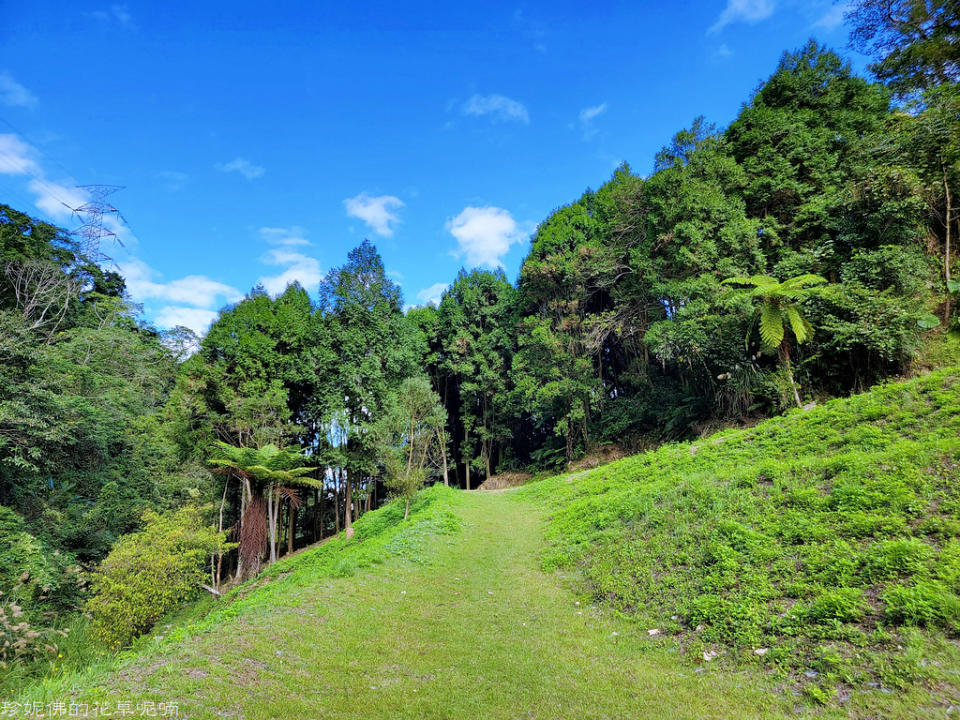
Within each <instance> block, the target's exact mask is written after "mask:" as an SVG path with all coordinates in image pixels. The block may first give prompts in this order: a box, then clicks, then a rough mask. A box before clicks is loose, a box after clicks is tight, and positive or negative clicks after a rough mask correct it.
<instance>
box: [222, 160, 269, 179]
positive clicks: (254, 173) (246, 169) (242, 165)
mask: <svg viewBox="0 0 960 720" xmlns="http://www.w3.org/2000/svg"><path fill="white" fill-rule="evenodd" d="M214 167H215V168H217V170H219V171H221V172H227V173H229V172H235V173H240V174H241V175H243V176H244V177H245V178H246V179H247V180H256V179H257V178H258V177H262V176H263V174H264V173H265V172H266V171H267V169H266V168H264V167H261V166H260V165H254V164H253V163H252V162H250V161H249V160H246V159H245V158H242V157H237V158H234V159H233V160H231V161H230V162H228V163H217V164H216V165H214Z"/></svg>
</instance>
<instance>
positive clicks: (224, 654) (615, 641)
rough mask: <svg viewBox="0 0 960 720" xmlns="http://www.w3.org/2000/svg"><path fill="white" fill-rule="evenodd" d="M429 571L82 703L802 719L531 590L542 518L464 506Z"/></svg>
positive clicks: (305, 596) (309, 594)
mask: <svg viewBox="0 0 960 720" xmlns="http://www.w3.org/2000/svg"><path fill="white" fill-rule="evenodd" d="M455 511H456V512H457V513H458V514H459V515H460V516H461V517H462V518H463V520H464V521H465V527H464V529H463V532H462V533H460V534H458V535H454V536H437V537H434V538H432V539H431V540H430V541H429V542H430V546H429V557H430V561H429V562H428V563H427V564H421V565H417V564H412V563H404V562H402V561H400V560H391V561H389V562H387V563H385V564H383V565H381V566H378V567H376V568H374V569H371V570H364V571H361V572H359V573H357V574H356V575H354V576H352V577H348V578H338V579H325V580H322V581H320V583H321V584H319V585H317V584H313V585H308V584H305V583H304V584H300V585H297V584H292V585H291V587H292V588H294V590H291V591H289V592H286V593H285V594H284V596H283V597H284V600H285V601H286V602H287V604H286V605H285V606H276V605H271V606H267V605H264V606H263V607H261V608H259V609H258V610H257V611H256V612H253V613H247V614H245V615H244V616H243V617H242V618H233V619H230V620H228V621H227V622H224V623H222V624H218V625H217V626H215V628H214V629H212V630H209V631H206V632H204V633H202V634H199V635H197V636H194V637H191V638H188V639H187V640H185V641H184V642H182V643H180V644H179V645H177V646H175V647H169V648H164V649H161V650H159V651H155V652H154V653H153V654H147V655H145V656H143V657H142V658H141V659H140V661H139V662H138V663H137V664H128V665H127V666H126V667H125V668H124V669H122V670H121V671H120V672H119V673H116V674H114V675H112V676H110V677H109V678H107V680H106V681H105V682H104V683H103V684H102V685H101V687H100V688H99V689H98V690H92V689H90V688H87V689H86V690H85V691H84V692H83V693H82V694H83V695H84V696H89V697H90V699H96V700H108V701H110V702H116V701H130V702H133V703H136V702H139V701H143V700H153V701H177V702H179V704H180V716H181V717H184V716H187V717H191V718H216V717H235V718H250V719H253V718H305V719H312V718H363V719H364V720H368V719H373V718H390V719H391V720H395V719H396V718H484V719H489V720H492V719H495V718H505V719H506V718H510V719H512V720H516V719H521V718H538V719H541V720H552V719H554V718H631V719H634V718H730V717H737V718H753V717H757V718H759V717H763V718H770V717H780V716H790V717H796V715H795V713H796V711H797V710H800V711H801V712H802V713H804V714H806V713H807V712H809V711H811V710H812V709H811V708H810V707H809V706H807V705H805V704H804V703H802V702H800V701H799V700H798V699H797V698H793V697H792V696H789V695H784V694H783V693H782V692H780V693H777V692H771V688H770V687H769V685H767V682H768V681H767V680H766V679H765V678H763V677H762V676H759V675H758V674H755V673H749V672H733V671H731V670H730V669H729V668H727V669H722V670H721V669H720V668H718V667H714V666H712V665H711V666H706V667H704V668H703V669H702V670H701V671H699V672H697V671H696V670H695V668H694V667H693V666H691V665H690V664H689V663H686V662H683V661H682V660H680V659H679V658H678V657H677V653H676V652H671V650H670V648H669V644H668V643H665V642H660V641H658V640H656V639H653V640H651V638H650V637H649V636H648V635H647V632H646V629H645V628H638V627H636V626H635V625H631V624H629V623H628V621H626V620H618V619H616V618H613V617H610V616H609V615H608V614H605V613H600V612H598V611H595V610H593V609H591V607H590V606H589V605H588V604H587V603H584V604H583V605H578V604H577V602H576V598H575V597H574V595H573V594H572V592H571V590H570V584H569V583H568V582H567V581H566V579H565V578H564V577H563V576H562V575H559V574H550V575H547V574H544V573H542V572H541V571H540V569H539V566H538V560H537V554H538V551H539V550H540V549H541V547H542V543H543V540H542V528H541V525H542V523H543V521H544V518H543V517H542V516H541V515H540V514H539V513H538V512H537V511H536V510H535V509H534V508H532V507H531V506H530V505H529V504H527V503H525V502H523V501H521V500H519V499H518V498H517V497H516V496H515V494H513V493H512V492H507V493H464V494H462V495H460V496H459V498H458V500H457V502H456V506H455Z"/></svg>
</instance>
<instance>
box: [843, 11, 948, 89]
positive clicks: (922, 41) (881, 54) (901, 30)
mask: <svg viewBox="0 0 960 720" xmlns="http://www.w3.org/2000/svg"><path fill="white" fill-rule="evenodd" d="M846 19H847V22H848V23H850V25H851V26H852V33H851V40H852V41H853V45H854V47H856V48H857V49H858V50H860V51H861V52H865V53H867V54H870V55H873V56H874V57H876V58H877V60H876V62H874V63H873V64H872V65H871V66H870V69H871V70H872V71H873V72H874V73H875V74H876V76H877V77H878V78H880V79H881V80H882V81H884V82H886V83H887V84H888V85H889V86H890V87H891V88H893V89H894V91H896V93H897V94H898V95H901V96H908V95H911V94H913V93H915V92H917V91H922V90H928V89H930V88H933V87H936V86H937V85H947V84H952V83H956V82H958V81H960V6H958V5H957V3H956V1H955V0H857V1H856V2H855V3H854V4H853V6H852V8H851V10H849V11H848V12H847V15H846Z"/></svg>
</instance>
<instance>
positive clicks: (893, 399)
mask: <svg viewBox="0 0 960 720" xmlns="http://www.w3.org/2000/svg"><path fill="white" fill-rule="evenodd" d="M520 492H521V494H522V495H523V497H525V498H526V499H528V500H530V501H533V502H536V503H538V504H540V505H542V506H544V507H546V508H547V509H548V510H549V511H550V512H551V514H552V516H553V519H552V522H551V523H550V525H549V528H548V530H547V536H548V539H549V541H550V547H549V549H548V550H547V551H545V552H544V553H543V555H542V560H543V563H544V566H545V567H546V568H548V569H549V568H576V569H578V570H580V571H581V572H582V574H583V578H584V582H585V585H586V587H587V588H588V592H589V594H590V596H591V597H592V598H594V599H596V600H598V601H602V602H603V604H604V605H606V606H608V607H610V608H613V609H615V610H616V611H618V612H620V613H621V614H623V615H624V616H626V617H629V618H632V619H634V620H635V621H636V622H637V623H638V624H640V625H643V626H649V627H657V628H660V629H661V630H665V631H666V632H668V633H669V634H670V635H672V636H673V637H674V638H675V640H676V642H677V643H678V646H679V647H681V648H682V649H683V652H684V653H685V654H686V655H687V656H688V657H691V658H697V657H702V655H703V653H705V652H706V653H723V655H721V656H719V658H718V659H719V660H720V661H722V662H725V663H727V664H736V665H737V666H739V667H743V666H750V665H755V666H762V667H767V668H773V669H774V670H775V671H776V673H777V674H778V676H779V677H781V678H783V680H784V682H786V683H787V684H788V685H790V686H792V687H793V688H794V689H796V690H798V691H802V692H804V693H806V694H808V695H810V696H811V697H813V698H814V699H816V700H818V701H822V702H833V701H836V700H840V699H844V698H845V697H846V695H847V694H848V692H849V688H863V687H877V686H882V687H885V688H896V689H901V690H902V689H906V688H915V689H916V688H924V687H925V688H927V689H929V690H930V691H931V693H932V694H931V701H933V700H934V699H935V698H939V699H942V700H943V701H944V702H948V703H949V702H950V701H951V700H952V702H953V703H957V702H958V700H957V698H958V696H960V679H958V672H960V650H958V645H957V642H956V639H957V637H958V634H960V597H958V593H960V371H958V370H957V369H952V370H945V371H940V372H937V373H933V374H931V375H928V376H926V377H923V378H919V379H916V380H912V381H909V382H906V383H896V384H890V385H887V386H884V387H881V388H876V389H874V390H873V391H872V392H870V393H865V394H863V395H859V396H855V397H853V398H849V399H845V400H835V401H832V402H829V403H827V404H826V405H824V406H821V407H818V408H815V409H813V410H810V411H800V410H797V411H793V412H791V413H790V414H788V415H787V416H786V417H783V418H775V419H772V420H769V421H767V422H764V423H762V424H761V425H758V426H756V427H754V428H751V429H748V430H739V431H731V432H725V433H721V434H718V435H715V436H713V437H710V438H707V439H705V440H701V441H698V442H694V443H688V444H679V445H669V446H665V447H663V448H661V449H659V450H656V451H653V452H648V453H644V454H642V455H638V456H635V457H632V458H628V459H625V460H622V461H619V462H615V463H612V464H610V465H608V466H605V467H601V468H598V469H596V470H594V471H591V472H586V473H579V474H576V475H573V476H560V477H555V478H551V479H548V480H544V481H541V482H538V483H535V484H532V485H528V486H526V487H525V488H523V489H522V490H521V491H520ZM757 650H759V651H760V654H758V653H757V652H756V651H757Z"/></svg>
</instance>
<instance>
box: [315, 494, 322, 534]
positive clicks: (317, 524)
mask: <svg viewBox="0 0 960 720" xmlns="http://www.w3.org/2000/svg"><path fill="white" fill-rule="evenodd" d="M321 509H322V508H321V507H320V491H319V490H317V488H314V489H313V541H314V542H317V540H322V539H323V538H320V537H317V535H318V534H319V531H318V529H319V527H320V515H321V512H320V511H321Z"/></svg>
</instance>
